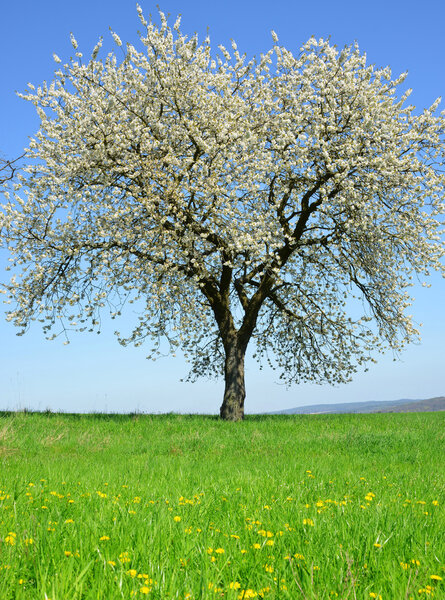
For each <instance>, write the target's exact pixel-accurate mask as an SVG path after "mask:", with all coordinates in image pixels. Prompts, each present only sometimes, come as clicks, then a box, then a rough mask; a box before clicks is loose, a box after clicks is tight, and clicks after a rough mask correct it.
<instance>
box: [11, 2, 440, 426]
mask: <svg viewBox="0 0 445 600" xmlns="http://www.w3.org/2000/svg"><path fill="white" fill-rule="evenodd" d="M138 11H139V17H140V20H141V22H142V25H143V28H144V30H143V33H142V34H141V37H140V43H139V46H138V47H135V46H133V45H131V44H126V46H124V45H123V44H122V42H121V40H120V39H119V37H118V36H117V34H115V33H113V37H114V40H115V43H116V44H117V46H119V47H120V51H122V57H120V58H117V57H116V55H115V54H113V53H111V54H108V55H107V56H106V57H105V58H103V59H101V58H99V54H100V49H101V45H102V41H99V43H98V44H97V46H96V47H95V49H94V51H93V53H92V56H91V57H90V58H89V59H88V60H87V61H85V60H84V59H83V56H82V53H81V52H80V51H79V49H78V47H77V42H76V40H75V39H74V37H72V45H73V48H74V50H75V56H74V57H73V58H72V59H71V61H70V62H69V63H67V64H64V65H62V63H61V61H60V59H59V58H58V57H56V56H55V60H56V62H57V63H60V64H59V66H58V70H57V71H56V73H55V77H54V80H53V81H52V82H51V83H49V84H47V83H44V84H43V85H41V86H39V87H37V88H36V87H34V86H33V85H31V84H29V86H28V87H29V89H28V90H27V91H26V92H25V93H24V94H22V97H23V98H25V99H26V100H29V101H30V102H32V103H33V104H34V105H35V106H36V108H37V111H38V114H39V116H40V119H41V124H40V129H39V131H38V132H37V134H36V135H35V136H34V138H32V139H31V142H30V144H29V148H28V149H27V150H26V156H27V159H28V166H27V167H26V168H25V172H24V173H23V174H20V175H19V176H18V177H17V178H16V182H15V185H14V191H13V192H12V193H11V196H10V200H9V202H8V203H6V204H5V205H3V209H2V213H0V214H1V216H0V219H1V220H0V225H1V235H2V238H3V239H4V240H5V241H6V243H7V245H8V247H9V252H10V254H11V258H12V264H11V267H12V269H13V270H14V272H16V271H19V275H17V276H15V277H14V278H13V279H12V281H11V283H9V284H7V285H5V291H6V292H7V293H8V295H9V300H10V302H13V303H14V307H13V308H12V310H11V312H10V313H9V319H10V320H11V321H12V322H13V323H14V324H15V325H17V326H18V327H19V328H20V330H21V332H24V331H26V329H27V328H28V326H29V324H30V321H31V320H33V319H38V320H39V321H41V322H42V324H43V329H44V331H45V332H46V333H47V334H48V335H49V336H50V337H55V336H57V335H58V334H59V333H60V332H61V331H66V330H68V329H70V328H78V329H79V330H81V331H82V330H93V329H94V328H95V327H96V326H97V325H98V322H99V317H100V313H101V310H102V309H104V308H105V307H107V306H108V307H109V309H110V312H111V314H112V316H113V317H117V316H118V315H119V314H120V313H121V310H122V308H123V307H124V305H126V304H127V303H129V302H137V303H138V306H139V307H142V308H141V314H140V316H139V318H138V321H137V322H136V323H135V326H134V329H133V331H130V332H127V333H125V334H121V333H119V332H117V334H118V337H119V340H120V342H121V343H122V344H128V343H134V344H137V345H138V344H141V343H143V342H144V341H147V343H148V345H149V346H150V348H151V349H152V354H151V355H152V356H156V352H157V351H158V350H159V345H160V343H161V341H162V340H163V339H164V340H167V341H168V343H169V344H170V348H171V349H172V350H174V349H175V348H177V347H179V348H180V349H181V350H182V351H183V352H184V353H185V355H186V356H187V357H188V359H189V360H190V361H191V377H195V376H201V375H224V377H225V383H226V388H225V393H224V401H223V405H222V407H221V416H222V417H223V418H227V419H233V420H236V419H239V418H242V416H243V414H244V413H243V410H244V397H245V387H244V356H245V353H246V349H247V346H248V344H249V342H251V343H252V345H254V346H255V356H256V357H257V358H258V360H260V361H261V360H264V359H265V360H266V361H269V362H270V364H272V366H274V367H277V368H278V369H279V370H280V374H281V375H280V376H281V377H282V379H283V380H284V381H285V382H286V383H295V382H300V381H305V380H306V381H316V382H319V383H324V382H326V383H339V382H344V381H347V380H349V378H350V377H351V375H352V374H353V373H354V372H355V371H356V369H357V368H358V367H359V366H361V365H364V364H365V363H366V362H367V361H369V360H373V354H374V352H375V351H376V350H385V349H388V348H389V349H391V350H393V351H398V350H400V349H401V348H402V347H403V346H404V345H405V344H406V343H407V342H409V341H411V340H413V339H415V338H416V337H417V331H416V330H415V328H414V326H413V323H412V318H411V316H410V315H408V314H406V310H407V308H408V306H409V305H410V303H411V298H410V296H409V294H408V292H407V290H408V288H409V286H410V285H412V282H413V278H415V277H416V276H421V277H423V276H426V275H428V272H429V270H430V269H436V270H442V272H444V266H443V263H442V257H443V255H444V243H443V237H442V231H441V227H442V225H443V214H444V204H443V198H444V187H445V175H444V125H445V119H444V113H440V114H437V108H438V105H439V100H437V101H436V102H434V104H433V105H432V106H431V107H430V108H428V109H426V110H424V111H423V112H422V113H420V114H415V112H414V107H413V106H409V105H407V99H408V96H409V94H410V91H409V90H408V91H406V92H404V93H403V94H401V95H398V89H399V86H400V85H401V84H402V83H403V81H404V80H405V74H403V75H401V76H399V77H397V78H395V79H393V78H392V74H391V71H390V69H389V68H376V67H375V66H373V65H368V64H367V62H366V56H365V55H364V54H361V53H360V51H359V48H358V47H357V45H353V46H351V47H347V48H344V49H343V50H341V51H339V50H338V49H337V48H336V47H334V46H332V45H331V44H330V42H329V41H326V40H323V39H320V40H316V39H314V38H311V39H310V40H309V41H308V42H307V43H306V44H305V45H304V46H303V47H302V48H301V49H300V51H299V53H297V54H295V55H294V54H293V53H292V52H291V51H289V50H287V49H285V48H284V47H282V46H281V45H280V43H279V40H278V38H277V36H276V35H275V34H274V33H273V32H272V36H273V46H272V48H271V49H270V50H269V51H268V52H267V53H265V54H263V55H261V57H260V58H254V59H251V60H248V59H247V58H246V56H245V55H241V54H240V53H239V51H238V49H237V46H236V44H235V43H234V42H233V43H232V48H231V49H226V48H224V47H222V46H219V51H217V52H216V53H213V52H212V49H211V45H210V40H209V39H208V38H207V39H205V40H204V42H202V43H199V41H198V38H197V36H196V35H195V36H192V37H190V38H188V37H187V36H185V35H183V34H182V33H181V30H180V22H179V19H178V20H177V21H176V23H175V24H174V25H173V26H172V27H171V26H170V25H169V24H168V21H167V19H166V17H165V16H164V14H163V13H160V24H159V25H156V24H155V23H153V22H152V21H150V22H147V21H146V19H145V18H144V16H143V14H142V11H141V9H140V8H138Z"/></svg>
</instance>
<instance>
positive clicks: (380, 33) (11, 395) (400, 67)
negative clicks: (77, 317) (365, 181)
mask: <svg viewBox="0 0 445 600" xmlns="http://www.w3.org/2000/svg"><path fill="white" fill-rule="evenodd" d="M140 4H141V6H142V8H143V10H144V13H145V14H146V15H148V14H150V13H152V14H153V15H156V14H157V9H156V4H158V2H150V1H147V0H141V1H140ZM159 4H160V8H161V10H163V11H164V12H166V13H170V14H171V15H172V17H173V18H175V17H176V15H177V14H181V15H182V30H183V32H185V33H190V34H191V33H194V32H195V31H196V32H198V34H199V35H200V37H201V38H203V37H204V36H205V35H206V34H207V29H208V32H209V34H210V38H211V41H212V44H213V45H214V46H215V47H216V46H217V45H218V44H220V43H222V44H225V45H229V42H230V39H232V38H233V39H234V40H235V41H236V42H237V44H238V48H239V49H240V51H241V52H246V53H247V55H248V56H251V55H253V54H259V53H261V52H263V51H267V50H268V49H269V47H270V46H271V36H270V30H271V29H273V30H275V31H276V33H277V34H278V36H279V38H280V43H281V44H282V45H284V46H286V47H287V48H289V49H291V50H294V51H297V50H298V48H299V47H300V46H301V45H302V44H303V43H304V42H305V41H307V39H308V38H309V37H310V36H311V35H315V36H316V37H328V36H330V38H331V42H332V43H335V44H337V45H338V46H339V47H342V46H344V45H345V44H350V43H351V42H353V41H354V40H357V41H358V44H359V47H360V49H361V50H362V51H365V52H366V53H367V56H368V61H369V62H370V63H375V64H376V65H378V66H386V65H390V66H391V68H392V69H393V73H394V74H398V73H400V72H402V71H405V70H408V72H409V76H408V79H407V82H406V84H407V86H408V87H411V88H413V94H412V96H411V99H410V102H411V103H413V104H415V105H416V107H417V109H418V110H419V111H420V110H421V109H422V108H424V107H426V106H429V105H430V104H431V103H432V102H433V101H434V100H435V98H436V97H437V96H445V44H444V34H443V23H444V22H445V4H443V2H442V1H441V0H437V1H428V0H426V1H423V2H421V3H420V2H418V1H416V2H414V1H399V0H395V1H391V2H389V1H388V0H386V1H381V0H377V1H376V0H374V1H373V2H357V1H356V0H355V1H353V0H346V1H341V0H337V2H332V1H327V0H318V1H317V2H308V1H305V2H300V1H299V0H293V1H292V0H290V1H284V0H274V1H273V2H271V1H270V0H268V1H262V0H256V1H253V0H247V1H242V0H226V1H224V2H222V1H219V2H208V1H194V0H188V1H186V2H179V1H177V0H165V1H162V0H159ZM1 14H2V19H1V20H0V61H1V67H0V73H1V80H0V152H1V154H2V155H3V156H6V157H8V158H13V157H15V156H18V155H19V154H20V153H21V150H22V148H23V147H25V146H26V145H27V137H28V136H30V135H32V134H33V133H34V132H35V131H36V129H37V127H38V119H37V116H36V115H35V113H34V108H33V106H32V105H30V104H28V103H26V102H25V101H23V100H21V99H19V98H17V96H16V95H15V90H19V91H21V90H23V89H24V88H25V87H26V84H27V83H28V82H32V83H34V84H38V83H41V82H42V81H43V80H45V79H46V80H47V81H50V80H51V78H52V73H53V71H54V70H55V64H54V62H53V59H52V54H53V52H55V53H56V54H57V55H59V56H60V57H61V58H62V60H63V61H66V60H67V59H68V58H69V56H70V55H71V54H72V47H71V44H70V41H69V34H70V32H71V31H72V32H73V33H74V35H75V37H76V39H77V40H78V42H79V46H80V50H81V51H83V52H84V54H85V55H88V53H89V52H90V51H91V50H92V48H93V47H94V45H95V43H96V41H97V39H98V38H99V36H100V35H103V36H104V37H105V39H107V36H108V35H109V34H108V29H109V27H111V28H112V29H113V30H114V31H116V32H117V33H118V34H119V35H120V37H121V38H122V40H123V41H124V40H125V41H131V42H135V41H136V39H137V33H136V32H137V30H138V28H139V25H140V23H139V21H138V18H137V13H136V3H135V2H133V0H131V1H129V0H119V1H116V0H106V1H105V0H76V2H60V0H59V1H57V2H56V1H55V0H42V1H41V2H35V0H21V2H17V3H14V2H7V3H4V5H3V6H2V11H1ZM110 47H111V44H110ZM444 104H445V103H442V105H441V109H442V110H443V108H445V106H444ZM5 264H6V253H5V251H2V250H0V278H1V279H2V280H3V279H5V278H6V273H4V271H3V267H4V265H5ZM431 284H432V286H431V288H429V289H425V288H421V287H420V286H419V287H416V288H415V289H414V290H413V295H414V296H415V298H416V301H415V304H414V306H413V307H412V309H411V312H412V314H413V315H414V318H415V321H416V322H417V323H423V327H422V328H421V333H422V342H421V344H420V345H416V346H411V347H410V348H409V349H408V350H406V351H405V353H404V354H403V355H402V357H401V358H402V361H400V362H393V359H392V356H384V357H380V358H379V357H377V358H378V364H377V365H374V366H371V367H370V370H369V372H367V373H360V374H357V375H356V376H355V378H354V380H353V382H352V383H350V384H346V385H342V386H338V387H330V386H318V385H309V384H307V385H300V386H294V387H292V388H290V389H286V388H285V387H283V386H282V385H277V384H276V383H275V382H276V381H277V380H278V374H277V373H274V372H271V371H270V370H267V369H264V370H263V371H259V369H258V367H257V366H256V364H255V363H252V362H251V361H248V363H247V366H246V384H247V401H246V411H247V412H251V413H252V412H264V411H268V410H279V409H282V408H290V407H293V406H300V405H308V404H316V403H324V402H327V403H334V402H349V401H350V402H353V401H364V400H391V399H397V398H428V397H432V396H438V395H444V394H445V378H444V375H443V372H444V367H445V364H444V358H443V356H444V352H443V340H444V339H445V317H444V306H445V281H444V280H443V279H442V278H441V277H440V276H438V275H435V276H433V277H432V278H431ZM0 311H1V314H0V340H1V342H0V410H5V409H20V408H25V407H26V408H30V409H34V410H45V409H46V408H51V409H52V410H64V411H70V412H85V411H88V412H89V411H110V412H111V411H113V412H128V411H132V410H140V411H144V412H168V411H178V412H206V413H217V412H218V411H219V406H220V404H221V400H222V393H223V382H222V381H218V382H209V381H206V380H198V381H197V382H196V383H194V384H185V383H181V382H180V381H179V380H180V378H181V377H184V376H185V375H186V374H187V365H186V363H185V362H184V361H183V360H182V359H181V358H163V359H161V360H159V361H157V362H151V361H147V360H146V359H145V351H144V348H143V347H142V348H137V349H135V348H133V347H127V348H122V347H121V346H119V344H118V343H117V340H116V338H115V337H114V336H113V333H112V332H113V330H114V328H115V327H114V326H113V325H114V322H113V324H111V323H108V322H107V321H106V322H105V326H104V327H103V329H102V334H101V335H100V336H98V335H95V334H86V333H85V334H73V335H72V336H71V338H70V339H71V344H70V345H69V346H64V345H63V340H61V339H60V338H59V339H57V340H56V341H53V342H49V341H47V340H46V339H45V338H44V336H43V333H42V332H41V330H40V329H39V327H38V326H37V324H34V326H32V327H31V330H30V331H29V332H28V333H27V334H26V335H25V336H23V337H17V336H16V335H15V334H16V331H15V329H14V327H13V326H12V325H10V324H9V323H6V322H5V320H4V318H3V314H4V309H3V307H2V306H0ZM124 318H126V317H124ZM120 329H121V330H122V331H123V330H124V327H120Z"/></svg>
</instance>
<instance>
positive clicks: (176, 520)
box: [173, 515, 181, 523]
mask: <svg viewBox="0 0 445 600" xmlns="http://www.w3.org/2000/svg"><path fill="white" fill-rule="evenodd" d="M180 520H181V517H180V516H179V515H176V517H173V521H175V522H176V523H179V521H180Z"/></svg>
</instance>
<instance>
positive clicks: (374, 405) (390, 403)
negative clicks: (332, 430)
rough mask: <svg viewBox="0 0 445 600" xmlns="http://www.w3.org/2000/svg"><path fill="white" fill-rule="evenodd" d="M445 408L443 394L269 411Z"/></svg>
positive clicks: (372, 410)
mask: <svg viewBox="0 0 445 600" xmlns="http://www.w3.org/2000/svg"><path fill="white" fill-rule="evenodd" d="M440 410H445V396H439V397H437V398H429V399H428V400H408V399H406V398H405V399H403V400H387V401H378V402H377V401H376V402H345V403H343V404H314V405H312V406H300V407H297V408H287V409H285V410H279V411H275V412H271V413H268V414H271V415H314V414H326V415H329V414H342V413H389V412H435V411H440Z"/></svg>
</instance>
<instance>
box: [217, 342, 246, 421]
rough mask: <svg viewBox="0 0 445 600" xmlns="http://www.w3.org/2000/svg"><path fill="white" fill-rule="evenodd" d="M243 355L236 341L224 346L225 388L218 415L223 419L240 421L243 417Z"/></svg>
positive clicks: (244, 391) (242, 350) (243, 351)
mask: <svg viewBox="0 0 445 600" xmlns="http://www.w3.org/2000/svg"><path fill="white" fill-rule="evenodd" d="M244 356H245V349H244V348H241V347H240V346H239V344H237V343H236V341H234V342H233V343H232V344H230V345H229V346H226V361H225V366H224V379H225V390H224V400H223V403H222V406H221V409H220V417H221V419H224V420H225V421H241V420H242V419H244V399H245V397H246V388H245V384H244Z"/></svg>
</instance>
